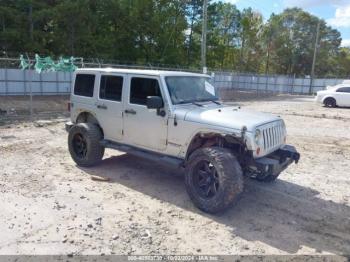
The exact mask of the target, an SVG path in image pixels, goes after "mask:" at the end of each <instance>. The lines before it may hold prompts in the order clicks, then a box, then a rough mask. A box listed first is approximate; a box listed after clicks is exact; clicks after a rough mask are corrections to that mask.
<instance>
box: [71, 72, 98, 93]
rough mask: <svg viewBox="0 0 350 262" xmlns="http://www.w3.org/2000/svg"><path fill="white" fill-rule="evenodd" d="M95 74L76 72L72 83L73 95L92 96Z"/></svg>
mask: <svg viewBox="0 0 350 262" xmlns="http://www.w3.org/2000/svg"><path fill="white" fill-rule="evenodd" d="M94 86H95V75H89V74H77V75H76V77H75V83H74V95H77V96H86V97H93V96H94Z"/></svg>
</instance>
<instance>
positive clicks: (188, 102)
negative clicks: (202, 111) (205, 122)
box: [178, 101, 203, 107]
mask: <svg viewBox="0 0 350 262" xmlns="http://www.w3.org/2000/svg"><path fill="white" fill-rule="evenodd" d="M178 104H192V105H196V106H199V107H202V106H203V105H201V104H199V103H197V102H195V101H181V102H179V103H178Z"/></svg>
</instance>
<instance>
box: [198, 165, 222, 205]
mask: <svg viewBox="0 0 350 262" xmlns="http://www.w3.org/2000/svg"><path fill="white" fill-rule="evenodd" d="M193 186H194V188H195V190H196V191H197V193H198V194H199V195H200V196H201V197H202V198H205V199H210V198H213V197H214V196H215V195H216V194H217V193H218V190H219V186H220V185H219V175H218V173H217V171H216V169H215V167H214V165H212V164H211V163H210V162H209V161H206V160H202V161H200V162H198V163H197V165H196V166H195V167H194V170H193Z"/></svg>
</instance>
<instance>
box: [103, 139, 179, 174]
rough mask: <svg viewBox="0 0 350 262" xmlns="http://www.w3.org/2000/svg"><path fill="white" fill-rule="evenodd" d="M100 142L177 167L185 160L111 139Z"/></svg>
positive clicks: (106, 145) (109, 146) (112, 147)
mask: <svg viewBox="0 0 350 262" xmlns="http://www.w3.org/2000/svg"><path fill="white" fill-rule="evenodd" d="M100 144H101V145H102V146H104V147H105V148H111V149H116V150H119V151H122V152H125V153H128V154H130V155H134V156H138V157H141V158H145V159H148V160H151V161H156V162H160V163H164V164H167V165H171V166H174V167H176V168H180V167H183V163H184V160H183V159H181V158H177V157H172V156H167V155H162V154H158V153H155V152H151V151H148V150H143V149H139V148H136V147H133V146H128V145H124V144H120V143H116V142H112V141H109V140H101V141H100Z"/></svg>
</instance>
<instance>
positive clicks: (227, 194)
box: [185, 147, 243, 214]
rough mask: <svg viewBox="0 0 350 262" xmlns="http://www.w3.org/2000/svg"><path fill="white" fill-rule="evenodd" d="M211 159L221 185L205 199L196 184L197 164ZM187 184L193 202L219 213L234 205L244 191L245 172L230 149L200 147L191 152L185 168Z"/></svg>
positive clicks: (209, 210) (201, 207)
mask: <svg viewBox="0 0 350 262" xmlns="http://www.w3.org/2000/svg"><path fill="white" fill-rule="evenodd" d="M203 160H204V161H209V162H210V163H211V164H212V165H213V167H215V169H216V174H217V175H218V177H217V179H218V181H219V187H218V191H217V193H216V195H214V196H213V197H212V198H210V199H205V198H203V197H201V196H200V194H198V192H197V190H196V187H195V185H194V172H195V166H196V165H198V163H199V162H200V161H203ZM185 171H186V173H185V184H186V189H187V192H188V194H189V196H190V198H191V200H192V201H193V203H194V204H195V205H196V206H197V207H198V208H199V209H201V210H202V211H204V212H207V213H212V214H214V213H218V212H222V211H224V210H226V209H227V208H228V207H230V206H232V205H233V204H234V203H235V202H236V201H237V200H238V198H239V195H240V193H241V192H242V191H243V173H242V169H241V166H240V164H239V162H238V161H237V159H236V157H235V156H234V155H233V154H232V153H231V151H230V150H228V149H226V148H220V147H208V148H200V149H197V150H196V151H195V152H193V153H192V154H191V156H190V157H189V160H188V162H187V164H186V168H185Z"/></svg>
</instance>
